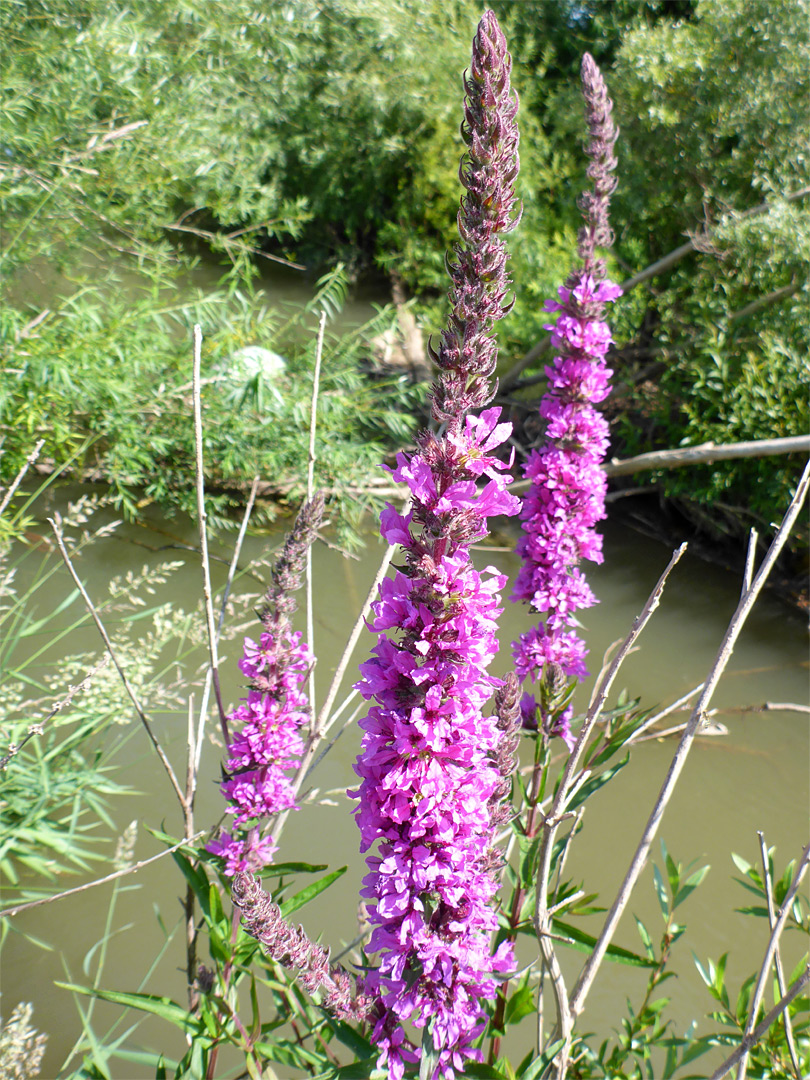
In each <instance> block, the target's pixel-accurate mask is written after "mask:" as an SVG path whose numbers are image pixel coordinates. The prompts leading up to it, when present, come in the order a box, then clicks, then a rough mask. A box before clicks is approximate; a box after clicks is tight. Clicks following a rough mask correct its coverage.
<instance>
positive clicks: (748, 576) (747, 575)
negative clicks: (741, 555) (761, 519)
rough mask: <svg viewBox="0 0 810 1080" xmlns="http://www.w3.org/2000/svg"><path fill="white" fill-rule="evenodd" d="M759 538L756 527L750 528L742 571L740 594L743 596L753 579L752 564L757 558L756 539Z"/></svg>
mask: <svg viewBox="0 0 810 1080" xmlns="http://www.w3.org/2000/svg"><path fill="white" fill-rule="evenodd" d="M758 540H759V533H758V532H757V530H756V529H752V530H751V535H750V536H749V538H748V550H747V551H746V553H745V570H744V571H743V583H742V590H741V595H742V596H744V595H745V594H746V593H747V592H748V590H749V589H750V588H751V582H752V581H753V580H754V564H755V562H756V558H757V541H758Z"/></svg>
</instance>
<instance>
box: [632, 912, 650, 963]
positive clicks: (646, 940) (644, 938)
mask: <svg viewBox="0 0 810 1080" xmlns="http://www.w3.org/2000/svg"><path fill="white" fill-rule="evenodd" d="M633 918H634V919H635V920H636V927H637V928H638V936H639V937H640V938H641V943H642V945H643V946H644V951H645V952H646V953H647V956H649V958H650V959H651V960H652V959H654V957H655V949H654V948H653V943H652V938H651V937H650V934H649V931H648V930H647V927H646V926H645V925H644V923H643V922H642V921H641V919H639V917H638V915H634V916H633Z"/></svg>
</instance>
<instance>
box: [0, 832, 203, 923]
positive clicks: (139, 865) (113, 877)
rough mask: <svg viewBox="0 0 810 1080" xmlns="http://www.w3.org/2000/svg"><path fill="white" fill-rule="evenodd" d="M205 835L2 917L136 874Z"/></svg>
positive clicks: (5, 911)
mask: <svg viewBox="0 0 810 1080" xmlns="http://www.w3.org/2000/svg"><path fill="white" fill-rule="evenodd" d="M204 835H205V830H203V831H202V832H198V833H197V834H196V835H195V836H191V837H188V838H186V837H183V839H182V840H178V842H177V843H176V844H174V845H173V846H172V847H170V848H166V850H165V851H160V852H158V854H157V855H152V856H151V858H149V859H142V860H141V862H137V863H134V864H133V865H132V866H129V867H127V868H126V869H125V870H116V871H115V873H113V874H107V876H106V877H103V878H96V880H95V881H86V882H85V883H84V885H77V886H76V887H75V888H74V889H67V890H66V891H65V892H61V893H56V895H55V896H43V897H41V898H40V899H39V900H29V901H28V902H27V903H25V904H16V905H15V906H14V907H10V908H4V909H3V910H2V911H0V919H5V918H10V917H11V916H13V915H18V914H19V913H20V912H21V911H29V910H30V909H31V908H35V907H41V906H42V905H43V904H52V903H54V901H55V900H64V898H65V897H66V896H75V895H76V893H81V892H85V891H86V890H87V889H93V888H95V886H96V885H104V884H106V882H108V881H115V880H116V878H122V877H126V875H127V874H136V873H137V872H138V871H139V870H142V869H143V868H144V866H148V865H149V864H150V863H153V862H157V860H158V859H162V858H163V857H164V856H165V855H171V853H172V852H173V851H177V849H178V848H181V847H183V846H184V845H186V844H189V843H191V842H192V841H194V840H199V838H200V837H201V836H204Z"/></svg>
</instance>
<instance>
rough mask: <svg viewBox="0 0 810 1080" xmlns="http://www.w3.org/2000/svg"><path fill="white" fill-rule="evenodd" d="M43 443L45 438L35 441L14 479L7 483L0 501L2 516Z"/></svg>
mask: <svg viewBox="0 0 810 1080" xmlns="http://www.w3.org/2000/svg"><path fill="white" fill-rule="evenodd" d="M44 445H45V440H44V439H40V440H39V442H38V443H37V445H36V446H35V447H34V449H33V450H32V451H31V453H30V454H29V455H28V457H27V458H26V459H25V462H24V463H23V466H22V468H21V469H20V471H19V472H18V473H17V475H16V476H15V477H14V479H13V480H12V481H11V483H10V484H9V486H8V489H7V490H6V493H5V495H4V496H3V501H2V502H0V516H2V514H3V513H4V512H5V509H6V507H7V506H8V504H9V503H10V502H11V499H12V496H13V495H14V492H15V491H16V490H17V488H18V487H19V486H20V484H21V483H22V482H23V478H24V477H25V474H26V473H27V472H28V470H29V469H30V468H31V466H32V465H33V464H34V462H35V461H36V460H37V458H38V457H39V455H40V454H41V452H42V447H43V446H44Z"/></svg>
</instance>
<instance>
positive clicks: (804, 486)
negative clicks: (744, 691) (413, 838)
mask: <svg viewBox="0 0 810 1080" xmlns="http://www.w3.org/2000/svg"><path fill="white" fill-rule="evenodd" d="M808 488H810V464H808V465H807V467H806V468H805V470H804V473H803V474H802V477H801V479H800V481H799V484H798V486H797V489H796V494H795V495H794V497H793V499H792V501H791V504H790V506H789V508H788V510H787V513H786V514H785V517H784V518H783V520H782V524H781V525H780V527H779V530H778V532H777V534H776V536H775V537H774V540H773V543H772V544H771V546H770V548H769V549H768V552H767V554H766V555H765V558H764V559H763V561H762V565H761V566H760V569H759V572H758V573H757V575H756V577H755V578H754V581H753V582H752V584H751V588H750V589H749V590H748V591H747V592H746V593H745V594H744V596H743V597H742V598H741V600H740V602H739V604H738V606H737V610H736V611H735V612H734V615H733V616H732V618H731V622H730V623H729V625H728V628H727V630H726V633H725V636H724V638H723V641H722V643H721V645H720V648H719V650H718V653H717V656H716V658H715V661H714V664H713V665H712V669H711V671H710V673H709V675H708V677H707V678H706V681H705V683H704V685H703V690H702V692H701V694H700V697H699V698H698V701H697V703H696V704H695V707H694V709H693V711H692V715H691V717H690V719H689V721H688V723H687V725H686V729H685V731H684V733H683V736H682V738H681V741H680V743H679V744H678V748H677V749H676V751H675V754H674V755H673V758H672V761H671V763H670V767H669V770H668V772H667V775H666V778H665V779H664V783H663V785H662V787H661V791H660V792H659V795H658V798H657V799H656V802H655V806H654V807H653V810H652V813H651V814H650V817H649V820H648V821H647V824H646V826H645V828H644V832H643V834H642V837H641V840H640V841H639V844H638V847H637V849H636V852H635V854H634V856H633V859H632V861H631V863H630V867H629V869H628V871H627V874H626V875H625V878H624V881H623V882H622V884H621V886H620V888H619V892H618V894H617V896H616V899H615V900H614V902H613V906H612V907H611V909H610V912H609V913H608V916H607V918H606V920H605V924H604V926H603V928H602V931H601V933H600V935H599V938H598V940H597V942H596V945H595V946H594V948H593V949H592V951H591V953H590V955H589V957H588V959H587V961H586V962H585V964H584V966H583V968H582V971H581V973H580V975H579V978H578V979H577V982H576V983H575V985H574V988H573V991H572V994H571V1000H570V1009H571V1013H572V1015H573V1016H574V1017H576V1016H578V1015H579V1014H580V1013H581V1012H582V1009H583V1007H584V1004H585V999H586V997H587V995H588V991H589V990H590V988H591V986H592V985H593V981H594V978H595V977H596V973H597V971H598V969H599V967H600V965H601V963H602V961H603V960H604V957H605V953H606V951H607V947H608V945H609V944H610V942H611V940H612V937H613V934H614V932H615V930H616V926H617V925H618V922H619V919H620V918H621V915H622V913H623V911H624V909H625V907H626V906H627V903H628V901H629V899H630V895H631V893H632V891H633V888H634V886H635V884H636V882H637V880H638V878H639V875H640V874H641V871H642V869H643V867H644V865H645V863H646V861H647V856H648V855H649V851H650V847H651V846H652V842H653V840H654V838H655V835H656V833H657V831H658V827H659V825H660V823H661V820H662V818H663V815H664V810H665V809H666V806H667V804H668V803H669V800H670V798H671V797H672V793H673V791H674V789H675V785H676V783H677V781H678V778H679V776H680V773H681V771H682V769H683V766H684V764H685V762H686V758H687V756H688V754H689V750H690V749H691V747H692V744H693V742H694V739H695V735H696V734H697V732H698V729H699V727H700V725H701V723H702V722H703V719H704V717H705V716H706V713H707V710H708V707H709V703H710V701H711V698H712V695H713V694H714V690H715V688H716V686H717V683H718V682H719V680H720V676H721V675H722V673H723V671H724V670H725V668H726V665H727V664H728V661H729V660H730V658H731V655H732V652H733V650H734V645H735V643H736V641H737V638H738V637H739V635H740V632H741V631H742V628H743V626H744V625H745V622H746V619H747V618H748V615H749V614H750V612H751V609H752V608H753V606H754V603H755V601H756V599H757V597H758V596H759V594H760V592H761V591H762V588H763V586H764V584H765V582H766V580H767V578H768V575H769V573H770V571H771V569H772V567H773V565H774V563H775V561H776V558H777V556H778V555H779V552H780V551H781V550H782V548H783V547H784V544H785V542H786V540H787V538H788V535H789V534H790V531H791V529H792V527H793V525H794V524H795V522H796V519H797V518H798V516H799V513H800V511H801V508H802V505H803V503H804V500H805V498H806V496H807V492H808ZM566 1051H567V1047H566V1048H564V1049H563V1051H562V1052H561V1054H560V1055H559V1059H558V1060H559V1061H560V1062H562V1063H563V1064H564V1063H565V1061H566V1060H567V1052H566ZM560 1075H564V1071H563V1073H561V1074H560Z"/></svg>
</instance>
